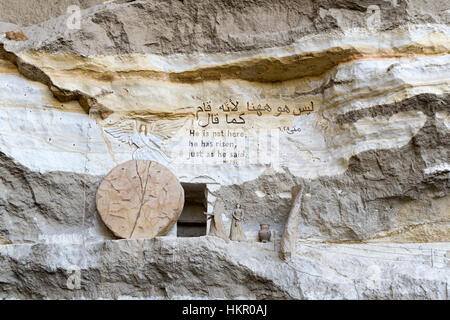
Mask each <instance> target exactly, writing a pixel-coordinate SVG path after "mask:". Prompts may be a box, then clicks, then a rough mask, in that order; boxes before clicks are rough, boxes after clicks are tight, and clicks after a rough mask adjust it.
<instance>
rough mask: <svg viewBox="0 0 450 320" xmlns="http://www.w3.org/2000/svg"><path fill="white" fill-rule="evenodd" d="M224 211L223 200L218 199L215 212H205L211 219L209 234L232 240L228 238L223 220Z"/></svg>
mask: <svg viewBox="0 0 450 320" xmlns="http://www.w3.org/2000/svg"><path fill="white" fill-rule="evenodd" d="M224 211H225V206H224V204H223V202H222V201H221V200H217V201H216V204H215V205H214V213H208V212H205V214H206V216H207V217H208V220H210V225H209V233H208V235H210V236H216V237H219V238H222V239H224V240H225V241H227V242H228V241H230V240H228V237H227V234H226V231H225V227H224V225H223V222H222V212H224Z"/></svg>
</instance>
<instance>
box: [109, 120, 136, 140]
mask: <svg viewBox="0 0 450 320" xmlns="http://www.w3.org/2000/svg"><path fill="white" fill-rule="evenodd" d="M135 127H136V124H135V122H134V121H123V122H120V123H117V124H116V125H114V126H111V127H108V128H105V132H106V133H108V134H109V135H111V136H112V137H114V138H116V139H117V140H119V141H120V142H123V143H128V144H130V145H131V144H133V142H132V137H133V134H134V133H135Z"/></svg>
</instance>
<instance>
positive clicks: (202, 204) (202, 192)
mask: <svg viewBox="0 0 450 320" xmlns="http://www.w3.org/2000/svg"><path fill="white" fill-rule="evenodd" d="M181 185H182V187H183V189H184V207H183V211H182V212H181V215H180V218H179V219H178V222H177V237H201V236H204V235H206V228H207V223H206V215H205V212H206V211H207V209H206V208H207V202H206V184H201V183H182V184H181Z"/></svg>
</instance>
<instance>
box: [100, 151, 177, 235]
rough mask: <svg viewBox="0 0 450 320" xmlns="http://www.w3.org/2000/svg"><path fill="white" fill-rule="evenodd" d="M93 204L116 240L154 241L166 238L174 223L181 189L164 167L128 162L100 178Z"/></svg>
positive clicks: (155, 163)
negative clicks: (148, 239) (152, 239)
mask: <svg viewBox="0 0 450 320" xmlns="http://www.w3.org/2000/svg"><path fill="white" fill-rule="evenodd" d="M96 203H97V210H98V212H99V214H100V217H101V218H102V220H103V222H104V223H105V224H106V226H107V227H108V228H109V229H110V230H111V231H112V232H113V233H114V234H115V235H116V236H117V237H120V238H125V239H136V238H153V237H156V236H161V235H165V234H166V233H167V232H168V231H169V230H170V229H171V228H172V226H173V225H174V224H175V223H176V222H177V220H178V218H179V217H180V214H181V211H182V210H183V206H184V190H183V188H182V187H181V184H180V182H179V181H178V179H177V178H176V177H175V175H174V174H173V173H172V172H170V170H169V169H167V168H166V167H164V166H163V165H161V164H159V163H157V162H154V161H146V160H131V161H127V162H125V163H123V164H121V165H119V166H117V167H115V168H114V169H112V170H111V171H110V172H109V173H108V175H107V176H106V177H105V178H104V179H103V181H102V183H101V184H100V186H99V188H98V191H97V197H96Z"/></svg>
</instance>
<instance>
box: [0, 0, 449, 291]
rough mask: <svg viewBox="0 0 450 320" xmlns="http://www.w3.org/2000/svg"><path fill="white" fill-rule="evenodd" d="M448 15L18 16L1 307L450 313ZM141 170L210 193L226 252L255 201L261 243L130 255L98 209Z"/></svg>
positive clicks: (178, 7) (5, 95)
mask: <svg viewBox="0 0 450 320" xmlns="http://www.w3.org/2000/svg"><path fill="white" fill-rule="evenodd" d="M73 5H75V6H78V8H79V9H80V10H81V11H77V7H73ZM449 12H450V4H449V2H448V1H445V0H438V1H419V0H408V1H404V0H390V1H388V0H370V1H356V0H342V1H327V0H323V1H322V0H321V1H316V0H314V1H312V0H311V1H310V0H277V1H269V0H263V1H255V0H239V1H238V0H227V1H213V0H184V1H179V0H170V1H165V0H152V1H150V0H135V1H128V0H117V1H101V0H70V1H66V0H61V1H56V2H55V3H52V4H50V3H49V2H48V1H44V0H33V1H30V0H26V1H25V0H18V1H14V2H11V1H6V0H0V267H1V269H2V270H5V272H3V273H2V274H1V275H0V283H1V286H0V297H1V298H79V299H82V298H120V297H122V298H127V297H129V298H178V297H212V298H239V297H247V298H294V299H303V298H304V299H309V298H318V299H321V298H322V299H323V298H337V299H342V298H351V299H358V298H359V299H372V298H380V299H393V298H394V299H395V298H413V299H448V280H449V272H450V269H449V265H448V256H449V254H448V250H449V245H448V244H449V242H450V237H449V235H450V232H449V231H450V192H449V190H450V155H449V149H450V132H449V130H450V96H449V95H450V54H449V53H450V13H449ZM18 30H22V31H23V33H24V34H25V35H26V37H27V38H28V39H27V40H25V38H24V40H25V41H14V40H11V39H8V37H7V35H6V33H7V32H11V31H18ZM9 38H10V37H9ZM132 159H134V160H151V161H156V162H159V163H161V164H163V165H164V166H166V167H168V168H169V169H170V170H171V171H172V172H173V173H174V174H175V175H176V177H177V178H178V179H179V180H180V181H181V182H182V183H184V184H186V185H191V186H192V185H195V186H197V188H199V187H201V188H203V186H204V188H205V192H204V193H205V199H203V200H202V201H204V203H205V206H206V208H207V211H208V212H213V208H214V206H215V204H216V203H217V200H219V201H223V202H224V206H225V213H224V215H223V222H224V225H225V228H227V230H226V233H227V234H228V231H229V230H228V228H229V224H230V222H231V211H232V209H233V208H234V207H235V204H236V203H240V204H241V206H242V208H243V210H244V212H245V217H246V220H245V221H244V232H245V233H246V237H247V239H248V242H244V243H235V242H225V241H222V240H220V239H216V238H213V237H199V238H177V239H176V238H175V239H174V238H171V237H161V238H156V239H153V240H139V239H133V240H116V239H115V236H114V235H113V234H112V233H111V232H110V231H109V230H108V229H107V228H106V227H105V225H104V224H103V222H102V221H101V219H100V217H99V215H98V213H97V210H96V205H95V194H96V191H97V188H98V186H99V184H100V182H101V181H102V179H103V178H104V177H105V175H106V174H107V173H108V172H109V171H110V170H111V169H112V168H114V167H116V166H117V165H119V164H121V163H123V162H125V161H128V160H132ZM293 187H301V188H302V190H303V191H304V195H303V200H302V206H301V212H300V215H299V216H298V219H299V228H298V235H297V236H298V239H299V242H298V243H297V251H296V254H293V255H292V260H291V261H290V262H289V263H287V264H286V263H284V262H282V261H281V260H280V259H279V258H278V251H279V245H280V242H279V241H280V236H281V234H282V232H283V229H284V227H285V223H286V220H287V218H288V214H289V211H290V209H291V205H292V201H293V199H292V195H291V189H292V188H293ZM187 188H188V187H187ZM187 192H189V190H188V189H187ZM260 223H267V224H270V227H271V230H272V231H273V242H272V243H270V244H267V245H265V244H264V245H263V244H258V243H256V242H255V241H256V239H257V232H258V229H259V224H260ZM350 243H351V244H350ZM78 275H81V278H80V277H78ZM80 279H81V283H80V281H78V280H80ZM69 280H70V281H69ZM67 281H69V282H70V285H68V282H67ZM69 287H70V288H72V289H70V288H69Z"/></svg>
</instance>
